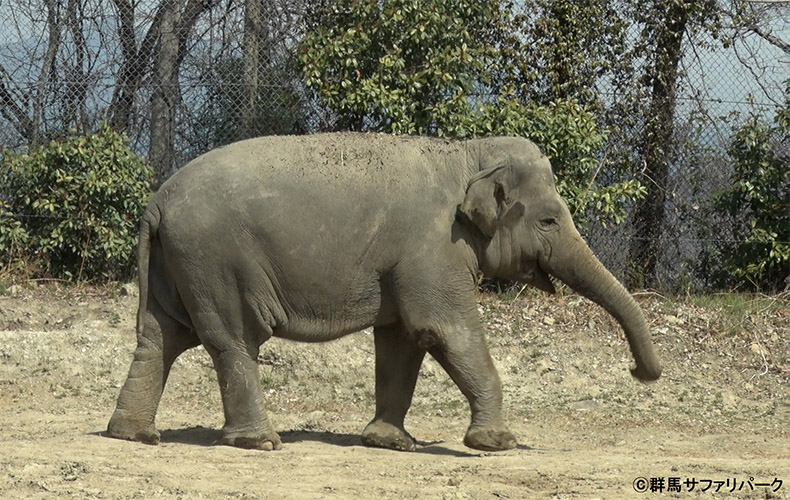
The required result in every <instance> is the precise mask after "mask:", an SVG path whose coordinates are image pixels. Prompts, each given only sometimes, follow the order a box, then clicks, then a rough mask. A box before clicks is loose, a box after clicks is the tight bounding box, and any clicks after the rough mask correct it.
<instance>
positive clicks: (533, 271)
mask: <svg viewBox="0 0 790 500" xmlns="http://www.w3.org/2000/svg"><path fill="white" fill-rule="evenodd" d="M524 267H525V270H524V272H523V273H522V275H521V279H520V280H519V281H522V282H525V283H527V284H529V285H531V286H534V287H535V288H537V289H538V290H543V291H544V292H546V293H550V294H553V293H555V292H556V291H557V290H556V289H555V288H554V283H552V282H551V277H550V276H549V274H548V273H547V272H546V271H544V270H543V269H541V268H540V266H539V265H538V263H537V262H530V263H529V264H527V265H526V266H524Z"/></svg>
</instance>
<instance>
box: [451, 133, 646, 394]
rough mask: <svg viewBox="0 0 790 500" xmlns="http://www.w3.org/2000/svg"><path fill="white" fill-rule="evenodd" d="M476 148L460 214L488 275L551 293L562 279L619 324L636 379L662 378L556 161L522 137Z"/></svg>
mask: <svg viewBox="0 0 790 500" xmlns="http://www.w3.org/2000/svg"><path fill="white" fill-rule="evenodd" d="M472 149H473V150H475V151H476V153H477V155H478V157H477V158H474V157H473V161H474V162H476V163H477V164H478V165H479V168H480V172H479V173H478V174H477V175H475V176H474V177H473V178H472V179H471V180H470V181H469V183H468V185H467V190H466V195H465V198H464V200H463V202H462V203H461V204H460V205H459V207H458V209H459V211H460V212H461V213H462V214H463V215H464V216H465V218H466V219H467V220H468V221H469V222H470V223H471V224H472V225H473V226H474V227H475V228H476V230H477V233H476V234H477V238H478V240H479V244H478V245H477V247H478V258H479V260H480V262H479V264H480V268H481V270H482V271H483V273H484V274H485V275H487V276H494V277H499V278H504V279H509V280H515V281H521V282H526V283H529V284H530V285H533V286H535V287H537V288H539V289H541V290H544V291H547V292H549V293H553V292H554V286H553V285H552V282H551V279H550V277H549V276H554V277H557V278H559V279H560V280H562V281H563V282H564V283H566V284H567V285H568V286H570V287H571V288H572V289H574V290H575V291H576V292H578V293H580V294H582V295H584V296H585V297H587V298H589V299H590V300H592V301H594V302H596V303H597V304H599V305H601V306H602V307H603V308H604V309H606V311H608V312H609V313H610V314H611V315H612V316H613V317H614V318H615V319H616V320H617V321H618V322H619V323H620V325H621V326H622V327H623V330H624V331H625V334H626V337H627V339H628V343H629V345H630V347H631V352H632V353H633V356H634V359H635V361H636V367H635V368H632V369H631V373H632V374H633V376H634V377H636V378H638V379H639V380H642V381H652V380H656V379H657V378H658V377H659V376H660V375H661V365H660V362H659V360H658V356H657V355H656V353H655V350H654V348H653V344H652V342H651V339H650V330H649V328H648V325H647V321H646V320H645V317H644V315H643V313H642V310H641V309H640V307H639V306H638V305H637V303H636V301H635V300H634V299H633V297H632V296H631V294H630V293H628V291H627V290H626V289H625V287H623V285H622V284H621V283H620V282H619V281H618V280H617V279H616V278H615V277H614V276H613V275H612V274H611V273H610V272H609V271H608V270H607V269H606V268H605V267H604V266H603V265H602V264H601V263H600V261H599V260H598V259H597V258H596V257H595V255H594V254H593V253H592V251H591V250H590V248H589V247H588V246H587V244H586V243H585V242H584V240H583V239H582V237H581V236H580V235H579V232H578V231H577V229H576V227H575V226H574V224H573V220H572V218H571V214H570V211H569V210H568V207H567V205H566V204H565V202H564V201H563V200H562V198H561V197H560V195H559V193H558V192H557V188H556V186H555V185H554V176H553V174H552V170H551V165H550V163H549V160H548V159H547V158H546V157H545V156H543V155H542V154H541V153H540V151H539V150H538V148H537V147H536V146H535V145H534V144H532V143H531V142H529V141H526V140H523V139H512V138H511V139H507V138H497V139H483V140H480V141H477V148H472Z"/></svg>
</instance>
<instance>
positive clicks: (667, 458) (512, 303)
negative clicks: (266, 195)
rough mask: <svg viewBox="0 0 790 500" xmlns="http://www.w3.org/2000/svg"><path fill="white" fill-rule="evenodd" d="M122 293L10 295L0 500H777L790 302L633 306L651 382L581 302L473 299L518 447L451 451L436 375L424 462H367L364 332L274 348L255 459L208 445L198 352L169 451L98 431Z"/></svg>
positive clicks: (391, 456) (177, 377)
mask: <svg viewBox="0 0 790 500" xmlns="http://www.w3.org/2000/svg"><path fill="white" fill-rule="evenodd" d="M126 290H128V288H124V289H121V287H109V288H104V289H98V290H97V289H87V288H82V289H75V288H66V289H57V288H53V287H52V286H51V285H47V286H41V285H38V284H35V283H23V284H21V285H18V286H14V287H10V288H5V289H3V292H4V294H3V296H1V297H0V498H2V499H13V498H24V499H35V498H107V499H122V498H123V499H129V498H141V499H151V498H154V499H156V498H185V499H188V498H212V499H214V498H247V499H252V498H298V499H319V498H356V499H366V498H420V499H422V498H438V499H478V498H480V499H483V498H512V499H521V498H553V499H569V498H585V499H587V498H601V499H612V498H614V499H617V498H638V497H640V496H642V497H649V498H658V497H661V498H664V497H669V498H707V497H712V498H713V497H715V498H728V497H734V498H790V439H788V435H789V433H790V400H789V399H788V391H787V388H788V378H790V359H789V356H788V353H789V352H790V349H789V348H788V346H789V345H790V302H788V300H787V299H779V298H765V297H763V298H759V297H758V298H754V297H740V296H713V297H699V298H694V297H691V298H682V299H673V300H669V299H667V298H663V297H660V296H657V295H655V294H643V295H640V296H639V297H638V299H639V301H640V303H641V304H642V305H643V306H644V308H645V310H646V313H647V315H648V318H649V321H650V323H651V325H652V327H653V331H654V339H655V341H656V343H657V344H658V347H659V351H660V353H661V356H662V359H663V361H664V363H665V371H664V373H665V375H664V376H663V377H662V378H661V379H660V380H659V381H658V382H657V383H655V384H652V385H644V384H641V383H638V382H636V381H635V380H633V379H632V378H631V377H630V375H629V373H628V366H629V364H630V353H629V352H628V349H627V345H626V343H625V341H624V340H623V338H622V334H621V331H620V329H619V327H618V326H617V325H616V323H614V321H613V320H612V319H610V318H609V317H608V316H607V315H606V314H605V313H604V312H603V311H602V310H600V309H599V308H598V307H597V306H595V305H593V304H591V303H590V302H588V301H586V300H584V299H581V298H579V297H577V296H575V295H559V296H554V297H548V296H543V295H538V294H533V293H529V292H525V293H523V294H520V295H519V296H517V297H513V295H515V294H511V296H508V297H501V296H500V297H495V296H492V295H481V297H480V310H481V312H482V314H483V316H484V318H485V320H486V324H487V326H488V341H489V346H490V348H491V350H492V354H493V356H494V358H495V361H496V364H497V366H498V369H499V372H500V375H501V377H502V382H503V385H504V390H505V407H506V416H507V420H508V422H509V424H510V426H511V429H512V430H513V431H514V432H515V433H516V435H517V436H518V439H519V443H520V444H519V447H518V448H517V449H515V450H512V451H507V452H498V453H481V452H478V451H475V450H471V449H468V448H465V447H464V446H463V444H462V443H461V440H462V438H463V434H464V431H465V428H466V425H467V424H468V419H469V413H468V412H469V410H468V405H467V403H466V401H465V400H464V399H463V397H462V396H461V394H460V392H459V391H458V389H457V388H456V387H455V386H454V385H453V384H452V382H451V381H450V380H449V378H448V377H447V375H445V373H444V372H443V371H442V370H441V368H440V367H439V366H438V365H437V364H436V363H435V362H434V361H433V360H426V363H425V365H424V366H423V369H422V371H421V375H420V380H419V382H418V386H417V393H416V395H415V400H414V404H413V406H412V409H411V411H410V413H409V417H408V419H407V428H408V429H409V431H410V432H411V434H412V435H414V436H415V437H416V438H417V439H418V440H420V441H421V443H422V446H421V447H420V449H418V451H417V452H414V453H403V452H394V451H388V450H380V449H370V448H365V447H362V446H361V445H360V442H359V437H358V434H359V432H360V431H361V429H362V428H363V427H364V425H365V424H366V423H367V421H368V420H369V419H370V418H371V417H372V413H373V365H374V359H373V339H372V336H371V335H370V334H369V333H365V332H362V333H358V334H355V335H351V336H348V337H346V338H344V339H341V340H339V341H335V342H331V343H328V344H320V345H306V344H296V343H292V342H287V341H280V340H274V341H271V342H269V343H267V344H266V345H265V346H264V348H263V350H262V353H261V356H260V360H259V361H260V373H261V377H262V380H263V383H264V386H265V388H266V399H267V400H268V403H269V408H270V411H271V418H272V420H273V422H274V424H275V426H276V427H277V429H278V430H279V431H280V433H281V436H282V438H283V442H284V443H285V446H284V448H283V450H281V451H276V452H262V451H245V450H239V449H234V448H229V447H223V446H214V445H213V443H214V441H216V440H217V438H218V437H219V431H218V429H219V428H220V427H221V426H222V409H221V406H220V400H219V391H218V388H217V382H216V377H215V375H214V372H213V370H212V365H211V360H210V358H209V357H208V355H207V354H206V353H205V352H204V351H203V350H202V349H200V348H198V349H194V350H192V351H189V352H188V353H186V354H185V355H183V356H182V357H181V358H180V359H179V361H178V362H177V364H176V366H175V367H174V369H173V373H172V375H171V378H170V381H169V383H168V386H167V388H166V390H165V394H164V397H163V399H162V404H161V406H160V410H159V416H158V427H159V429H160V430H162V431H163V432H162V444H160V445H159V446H155V447H154V446H146V445H142V444H138V443H131V442H125V441H119V440H114V439H109V438H106V437H103V436H102V432H103V431H104V429H105V426H106V424H107V420H108V419H109V416H110V414H111V413H112V410H113V408H114V403H115V398H116V397H117V395H118V392H119V389H120V387H121V384H122V383H123V381H124V379H125V377H126V371H127V369H128V366H129V363H130V360H131V355H132V351H133V349H134V346H135V335H134V313H135V310H136V300H137V299H136V297H135V292H134V290H133V289H132V290H131V292H130V293H124V292H125V291H126ZM651 487H652V491H651ZM645 488H646V489H647V491H646V492H644V493H641V494H639V493H638V492H637V491H639V492H641V491H643V490H644V489H645Z"/></svg>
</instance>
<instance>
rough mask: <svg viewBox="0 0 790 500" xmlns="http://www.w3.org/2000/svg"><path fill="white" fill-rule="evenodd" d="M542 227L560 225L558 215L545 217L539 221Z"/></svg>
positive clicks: (551, 227)
mask: <svg viewBox="0 0 790 500" xmlns="http://www.w3.org/2000/svg"><path fill="white" fill-rule="evenodd" d="M538 225H539V226H540V228H541V229H547V230H548V229H554V228H556V227H558V226H559V223H558V222H557V218H556V217H544V218H542V219H540V220H539V221H538Z"/></svg>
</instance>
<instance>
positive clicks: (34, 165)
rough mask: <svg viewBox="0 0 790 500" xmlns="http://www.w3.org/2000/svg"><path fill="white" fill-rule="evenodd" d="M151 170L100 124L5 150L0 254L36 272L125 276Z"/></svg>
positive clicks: (92, 277) (91, 277) (0, 177)
mask: <svg viewBox="0 0 790 500" xmlns="http://www.w3.org/2000/svg"><path fill="white" fill-rule="evenodd" d="M151 180H152V170H151V168H150V167H149V166H148V164H147V163H146V162H145V161H144V160H143V159H142V158H140V157H138V156H136V155H135V154H134V153H132V151H131V150H130V149H129V145H128V143H127V140H126V139H125V138H124V137H123V136H121V135H120V134H118V133H116V132H115V131H113V130H112V129H111V128H110V127H109V126H108V125H106V124H102V125H101V126H100V127H99V129H98V130H97V131H96V132H95V133H88V134H84V135H80V134H77V133H76V131H73V133H72V135H71V136H69V137H66V138H65V139H62V140H54V141H52V142H50V143H49V144H48V145H42V146H32V147H31V148H30V150H29V151H28V152H26V153H14V152H10V151H5V152H3V158H2V165H1V166H0V192H2V193H4V194H5V196H6V199H5V201H4V202H3V206H2V210H0V258H1V259H2V261H3V264H8V263H9V262H12V261H13V259H24V260H27V261H29V263H32V264H33V265H34V267H37V268H38V269H39V273H40V274H41V275H46V276H54V277H59V278H66V279H76V280H106V279H121V278H129V277H130V276H131V273H132V271H133V270H134V264H135V263H134V260H133V259H132V257H133V254H134V251H133V250H134V248H135V245H136V241H137V225H138V221H139V218H140V215H141V214H142V209H143V205H144V202H145V200H146V199H147V197H148V194H149V192H150V186H151Z"/></svg>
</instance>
